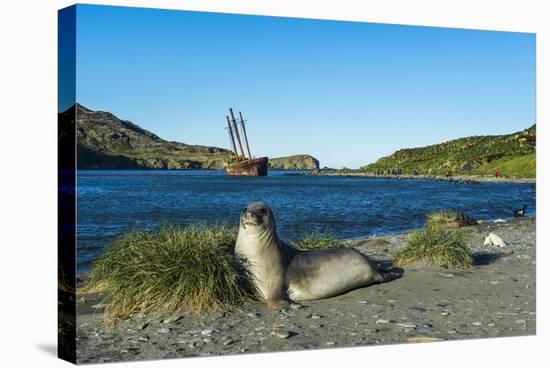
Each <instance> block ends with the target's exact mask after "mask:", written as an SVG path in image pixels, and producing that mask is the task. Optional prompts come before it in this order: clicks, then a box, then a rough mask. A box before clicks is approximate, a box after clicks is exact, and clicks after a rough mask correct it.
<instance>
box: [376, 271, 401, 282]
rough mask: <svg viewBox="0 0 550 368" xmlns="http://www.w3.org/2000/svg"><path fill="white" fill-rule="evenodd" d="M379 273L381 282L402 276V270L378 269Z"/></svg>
mask: <svg viewBox="0 0 550 368" xmlns="http://www.w3.org/2000/svg"><path fill="white" fill-rule="evenodd" d="M380 274H381V275H382V281H381V283H382V282H388V281H392V280H395V279H398V278H400V277H402V276H403V271H396V270H390V271H380Z"/></svg>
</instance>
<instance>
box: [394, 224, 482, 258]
mask: <svg viewBox="0 0 550 368" xmlns="http://www.w3.org/2000/svg"><path fill="white" fill-rule="evenodd" d="M393 262H394V264H395V265H396V266H403V265H406V264H410V263H427V264H435V265H439V266H442V267H449V268H469V267H470V266H471V265H472V252H471V250H470V247H469V246H468V244H467V240H466V233H465V232H464V230H462V229H455V230H453V229H449V228H446V227H444V226H427V227H426V228H424V229H422V230H420V231H418V232H414V233H412V234H410V235H409V237H408V238H407V241H406V243H405V246H404V247H403V248H402V249H401V250H400V251H399V252H398V253H397V254H396V255H395V256H394V259H393Z"/></svg>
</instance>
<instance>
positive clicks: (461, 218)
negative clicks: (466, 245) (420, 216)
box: [426, 210, 477, 229]
mask: <svg viewBox="0 0 550 368" xmlns="http://www.w3.org/2000/svg"><path fill="white" fill-rule="evenodd" d="M476 224H477V221H476V220H474V219H472V218H470V217H468V216H466V215H464V214H463V213H462V212H460V211H456V210H441V211H436V212H432V213H430V214H429V215H428V216H426V227H444V228H447V229H458V228H459V227H462V226H469V225H476Z"/></svg>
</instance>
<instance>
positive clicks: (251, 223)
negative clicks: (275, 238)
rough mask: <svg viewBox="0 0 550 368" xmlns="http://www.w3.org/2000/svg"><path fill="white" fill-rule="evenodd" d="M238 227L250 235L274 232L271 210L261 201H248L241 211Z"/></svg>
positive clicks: (273, 219)
mask: <svg viewBox="0 0 550 368" xmlns="http://www.w3.org/2000/svg"><path fill="white" fill-rule="evenodd" d="M240 228H241V230H244V231H245V232H246V233H247V234H251V235H252V234H256V235H263V234H266V233H275V218H274V217H273V212H271V209H270V208H269V207H268V206H267V205H266V204H265V203H263V202H253V203H250V204H249V205H248V206H246V207H245V208H243V210H242V212H241V219H240Z"/></svg>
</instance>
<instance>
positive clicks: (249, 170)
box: [225, 157, 268, 176]
mask: <svg viewBox="0 0 550 368" xmlns="http://www.w3.org/2000/svg"><path fill="white" fill-rule="evenodd" d="M267 166H268V159H267V157H260V158H254V159H252V160H246V161H239V162H234V163H232V164H230V165H229V166H227V167H226V168H225V172H226V173H227V175H231V176H267Z"/></svg>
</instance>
